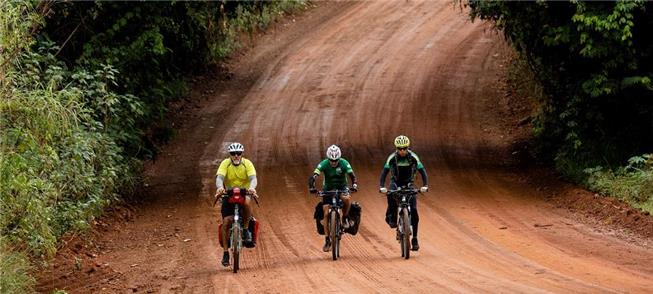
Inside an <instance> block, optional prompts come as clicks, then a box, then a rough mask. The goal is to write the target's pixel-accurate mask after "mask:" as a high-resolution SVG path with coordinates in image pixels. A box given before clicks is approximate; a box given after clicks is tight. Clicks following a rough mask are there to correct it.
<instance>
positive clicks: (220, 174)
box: [215, 159, 229, 197]
mask: <svg viewBox="0 0 653 294" xmlns="http://www.w3.org/2000/svg"><path fill="white" fill-rule="evenodd" d="M228 160H229V159H225V160H223V161H222V162H221V163H220V166H219V167H218V171H217V172H216V173H215V187H216V188H217V190H216V191H215V196H216V197H218V196H219V195H221V194H222V193H224V190H225V189H224V179H225V176H226V175H227V166H228V165H229V162H228Z"/></svg>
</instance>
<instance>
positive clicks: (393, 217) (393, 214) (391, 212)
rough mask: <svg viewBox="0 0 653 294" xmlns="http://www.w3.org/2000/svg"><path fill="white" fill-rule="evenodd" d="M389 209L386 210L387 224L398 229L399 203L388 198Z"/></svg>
mask: <svg viewBox="0 0 653 294" xmlns="http://www.w3.org/2000/svg"><path fill="white" fill-rule="evenodd" d="M386 198H387V200H388V208H387V209H386V210H385V222H386V223H388V225H389V226H390V228H396V227H397V202H396V201H395V200H394V199H392V197H390V196H387V197H386Z"/></svg>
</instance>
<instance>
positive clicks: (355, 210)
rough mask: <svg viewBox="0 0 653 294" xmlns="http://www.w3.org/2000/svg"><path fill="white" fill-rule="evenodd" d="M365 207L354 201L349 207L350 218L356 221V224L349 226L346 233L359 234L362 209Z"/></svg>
mask: <svg viewBox="0 0 653 294" xmlns="http://www.w3.org/2000/svg"><path fill="white" fill-rule="evenodd" d="M362 210H363V208H362V207H361V205H360V203H358V202H356V201H354V203H352V204H351V206H350V207H349V219H350V220H352V221H354V225H353V226H350V227H349V228H347V229H345V232H346V233H349V234H352V235H356V234H358V227H359V226H360V224H361V211H362Z"/></svg>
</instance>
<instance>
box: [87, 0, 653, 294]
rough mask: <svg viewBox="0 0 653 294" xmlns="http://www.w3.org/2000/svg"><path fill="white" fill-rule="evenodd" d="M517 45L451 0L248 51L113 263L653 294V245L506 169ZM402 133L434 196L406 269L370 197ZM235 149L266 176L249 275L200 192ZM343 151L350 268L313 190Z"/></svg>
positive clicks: (307, 30)
mask: <svg viewBox="0 0 653 294" xmlns="http://www.w3.org/2000/svg"><path fill="white" fill-rule="evenodd" d="M320 5H322V4H321V3H320ZM275 40H276V41H275ZM505 50H507V49H506V48H505V44H503V41H502V40H501V37H500V36H498V35H496V34H495V33H493V32H492V31H491V30H490V28H489V26H488V25H485V24H481V23H470V22H469V21H468V20H467V16H466V14H465V12H464V11H460V9H459V8H458V7H453V5H452V3H450V2H447V1H405V2H404V1H365V2H343V3H340V2H338V3H328V4H325V7H322V8H318V9H317V10H316V11H315V12H312V13H307V14H306V15H305V16H304V17H303V18H302V19H300V20H299V21H298V22H297V23H296V27H293V28H290V29H289V30H288V32H285V33H279V34H273V35H272V36H271V37H269V38H268V39H265V38H264V41H263V42H261V44H260V45H259V46H258V47H255V48H253V49H252V51H251V53H250V56H251V60H249V61H248V60H243V61H241V62H240V63H239V64H238V66H239V69H237V70H236V74H235V75H236V77H237V78H236V79H235V80H234V81H231V82H227V83H224V84H217V86H216V88H217V89H218V90H220V91H219V92H220V93H221V95H225V97H227V98H225V99H226V101H227V104H226V105H225V104H224V103H225V102H224V101H225V100H217V99H216V101H210V102H207V103H206V105H204V106H205V107H203V108H202V109H200V110H199V115H198V117H196V119H195V120H192V121H191V123H190V124H189V125H190V126H189V128H187V129H185V131H186V132H184V133H183V134H182V135H181V136H180V137H179V138H178V139H177V141H175V142H172V143H171V146H169V147H168V150H171V152H170V154H173V155H169V156H165V155H164V156H162V159H161V160H160V161H159V162H157V163H156V164H155V165H154V166H152V167H150V169H149V174H151V175H152V177H153V179H155V181H156V185H153V188H152V191H151V192H150V193H151V194H152V195H158V198H155V199H157V200H161V201H160V203H159V202H157V203H154V204H150V205H148V206H146V207H144V208H143V210H142V213H140V215H139V216H138V217H137V218H136V219H135V222H134V223H133V224H130V225H127V226H126V228H125V230H123V231H122V232H116V233H115V234H113V235H112V236H110V238H114V239H115V240H118V242H119V243H120V244H121V245H117V246H114V247H113V248H114V250H115V251H114V252H112V253H109V254H107V255H106V256H103V258H105V259H106V260H109V262H110V263H111V264H112V267H113V268H115V269H116V270H119V271H120V272H122V273H124V274H125V279H126V280H127V281H125V282H124V285H126V286H131V285H136V286H137V288H138V289H139V290H153V291H156V292H184V293H192V292H201V293H205V292H274V293H286V292H294V293H296V292H300V291H307V290H308V291H311V292H380V293H396V292H411V293H413V292H414V293H432V292H492V293H496V292H528V293H545V292H564V293H587V292H624V291H626V292H647V290H650V289H651V284H650V281H651V280H653V271H652V270H651V269H650V268H648V264H650V262H651V261H653V253H652V252H651V250H650V248H643V247H638V246H636V245H632V244H628V243H626V242H623V241H620V240H618V239H616V238H614V237H612V236H606V235H601V234H598V233H596V232H594V231H592V228H590V227H587V226H585V225H583V224H579V223H577V222H576V221H574V220H571V219H569V218H568V217H566V216H565V214H564V213H563V212H561V211H559V210H556V209H554V208H553V207H551V205H549V204H547V203H545V202H543V201H542V200H540V199H542V197H541V196H542V193H543V192H540V191H537V190H536V189H535V187H531V186H528V184H525V183H522V182H519V181H518V180H516V179H517V177H516V176H515V174H514V173H513V171H512V170H511V169H510V168H508V167H507V166H506V165H505V164H504V161H505V160H506V157H505V154H506V150H508V146H505V145H504V144H505V143H502V142H504V141H502V140H496V139H494V138H488V134H487V133H486V132H485V131H484V129H485V127H486V126H485V125H484V123H485V122H484V120H483V119H482V118H483V116H484V113H483V111H484V109H486V108H485V105H484V103H486V102H484V101H485V100H484V99H485V98H486V97H498V95H500V93H499V92H498V90H497V88H496V86H495V85H494V83H495V82H496V79H497V76H498V75H499V74H501V73H502V69H500V67H499V66H500V65H499V58H497V56H501V55H502V54H504V53H505ZM400 133H401V134H406V135H408V136H409V137H410V138H411V139H412V140H413V142H414V150H415V151H416V152H417V153H418V154H419V155H420V157H421V159H422V161H423V162H424V163H425V165H426V167H427V170H428V171H429V175H430V182H431V189H432V191H431V192H429V193H428V194H426V195H424V196H420V197H421V198H420V200H419V205H418V207H419V211H420V245H421V249H420V251H418V252H413V253H412V254H411V259H409V260H403V259H401V257H400V254H399V244H398V243H397V241H396V240H395V236H394V231H393V230H392V229H389V228H388V227H387V226H386V225H385V223H384V221H383V213H384V211H385V205H386V204H385V199H384V198H383V197H381V196H380V195H379V194H378V193H376V189H377V185H378V175H379V173H380V170H381V167H382V163H383V161H384V160H385V158H386V157H387V155H388V153H389V152H391V151H392V149H391V146H392V145H391V142H392V139H393V138H394V137H395V136H396V135H398V134H400ZM234 140H238V141H241V142H243V143H244V145H245V147H246V152H245V155H246V157H248V158H250V159H252V160H253V162H254V164H255V165H256V167H257V171H258V175H259V188H258V190H259V191H260V193H261V195H262V198H261V207H260V208H256V213H255V214H256V215H257V217H258V219H259V221H260V222H261V235H260V239H259V242H258V246H257V248H255V249H252V250H245V252H244V253H243V255H242V270H241V272H239V273H238V274H233V273H231V271H230V269H225V268H222V267H220V266H219V265H218V263H219V260H220V254H221V248H220V247H219V246H220V245H219V243H218V240H217V224H218V221H219V217H220V215H219V211H218V210H217V209H216V208H211V207H209V205H207V204H206V203H205V202H206V200H205V198H202V197H208V196H209V195H210V194H212V191H214V189H215V188H214V183H213V176H214V173H215V166H214V165H217V162H219V160H220V159H221V158H224V157H226V153H224V151H223V147H224V144H225V143H226V142H230V141H234ZM333 143H337V144H339V145H340V146H341V148H342V149H343V154H344V157H345V158H347V159H349V160H350V162H352V165H353V166H354V169H355V171H356V173H357V175H358V176H359V178H360V186H361V188H362V190H361V191H360V192H359V193H356V194H354V195H353V197H354V200H356V201H359V202H360V203H361V204H362V206H363V218H364V220H363V222H362V224H361V228H360V230H359V233H358V235H356V236H348V235H347V236H345V238H344V239H343V242H342V252H341V255H342V258H341V259H340V260H338V261H332V260H331V255H330V253H324V252H322V250H321V249H322V248H321V247H322V244H323V240H324V239H323V236H319V235H317V233H316V232H315V224H314V221H313V220H312V218H311V217H312V215H313V209H314V207H315V203H316V202H317V199H316V198H314V197H312V196H309V195H308V194H307V191H306V185H307V183H306V182H307V177H308V176H309V175H310V173H311V172H312V170H313V168H314V167H315V165H316V164H317V163H318V162H319V160H320V159H321V158H322V157H323V152H324V149H325V148H326V147H327V146H328V145H330V144H333ZM175 156H178V157H180V159H178V161H175ZM182 167H183V168H182ZM172 182H178V183H184V184H177V185H166V183H172ZM198 196H199V197H198ZM171 214H172V215H173V217H167V216H168V215H171ZM177 228H179V229H177ZM152 231H156V233H152ZM175 234H177V235H179V237H177V236H176V235H175ZM134 235H136V236H139V237H138V238H133V236H134ZM183 238H190V239H192V241H189V242H186V243H184V242H180V241H179V240H180V239H182V240H183ZM148 239H149V241H147V243H153V244H149V245H147V246H146V245H142V244H141V242H144V241H143V240H148ZM157 244H163V246H162V247H158V245H157ZM120 246H122V248H121V247H120ZM139 246H140V247H139ZM131 263H139V264H141V265H142V266H137V267H135V268H132V267H130V264H131ZM146 269H147V270H146ZM162 277H164V278H162ZM99 284H101V285H99V286H94V287H95V288H93V289H98V287H101V286H102V285H106V284H102V283H99ZM87 289H88V288H87ZM87 289H83V290H80V292H92V291H93V290H88V291H87ZM111 289H114V290H116V289H118V288H111ZM116 292H119V291H117V290H116Z"/></svg>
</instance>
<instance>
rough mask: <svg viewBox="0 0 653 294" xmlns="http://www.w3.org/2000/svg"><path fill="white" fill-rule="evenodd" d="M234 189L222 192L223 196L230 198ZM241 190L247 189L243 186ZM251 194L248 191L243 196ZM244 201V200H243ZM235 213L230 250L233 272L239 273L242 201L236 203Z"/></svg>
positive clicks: (231, 229) (229, 244)
mask: <svg viewBox="0 0 653 294" xmlns="http://www.w3.org/2000/svg"><path fill="white" fill-rule="evenodd" d="M231 191H232V189H229V191H227V192H226V193H225V194H222V197H225V198H229V197H232V195H230V193H231ZM241 191H247V190H245V189H243V188H241ZM247 195H249V193H248V192H244V193H243V194H242V195H240V196H241V197H246V196H247ZM242 201H244V200H242ZM234 204H235V205H234V215H233V222H232V224H231V228H229V243H228V246H229V251H231V258H232V259H233V272H234V273H237V272H238V270H239V268H240V252H241V250H242V249H243V224H242V223H241V219H240V206H241V205H242V204H241V203H234Z"/></svg>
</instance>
